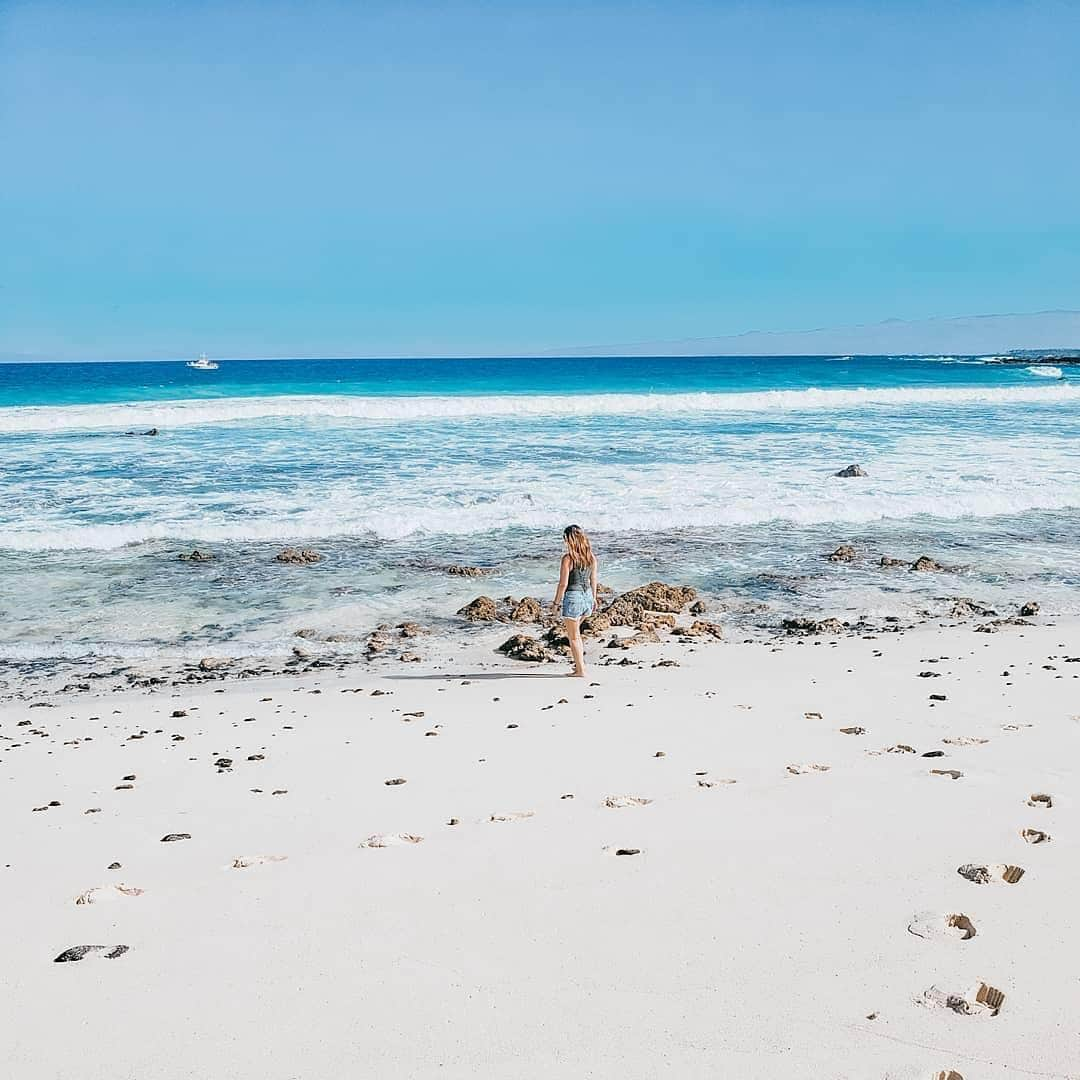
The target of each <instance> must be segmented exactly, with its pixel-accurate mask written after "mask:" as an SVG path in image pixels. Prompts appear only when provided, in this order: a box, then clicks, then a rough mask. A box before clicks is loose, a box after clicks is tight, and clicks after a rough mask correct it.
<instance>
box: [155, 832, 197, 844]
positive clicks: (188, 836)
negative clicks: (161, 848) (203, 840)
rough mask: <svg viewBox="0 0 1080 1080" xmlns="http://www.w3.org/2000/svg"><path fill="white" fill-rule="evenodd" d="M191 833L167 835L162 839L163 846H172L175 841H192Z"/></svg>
mask: <svg viewBox="0 0 1080 1080" xmlns="http://www.w3.org/2000/svg"><path fill="white" fill-rule="evenodd" d="M190 839H191V833H189V832H171V833H167V834H166V835H165V836H163V837H162V838H161V842H162V843H163V844H171V843H173V841H175V840H190Z"/></svg>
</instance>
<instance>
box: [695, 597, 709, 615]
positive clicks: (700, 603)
mask: <svg viewBox="0 0 1080 1080" xmlns="http://www.w3.org/2000/svg"><path fill="white" fill-rule="evenodd" d="M708 610H709V608H708V606H707V605H706V603H705V601H704V600H695V601H694V602H693V603H692V604H691V605H690V614H691V615H704V614H705V612H706V611H708Z"/></svg>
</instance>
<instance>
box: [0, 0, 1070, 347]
mask: <svg viewBox="0 0 1080 1080" xmlns="http://www.w3.org/2000/svg"><path fill="white" fill-rule="evenodd" d="M1078 42H1080V4H1075V3H1070V4H1064V3H1062V4H1059V3H1054V2H1050V0H1044V2H1039V3H1029V4H1025V3H1021V2H1011V3H995V2H988V0H981V2H963V0H955V2H950V3H940V2H937V3H926V4H922V3H905V2H903V0H891V2H887V3H884V2H883V3H870V2H862V3H847V4H825V3H815V2H812V0H802V2H799V3H790V4H770V3H764V2H761V3H755V4H745V5H741V4H728V3H722V2H715V3H708V4H706V3H700V4H694V3H681V2H678V0H669V2H665V3H657V4H639V3H622V4H607V3H589V2H588V0H579V2H578V3H574V4H565V5H564V4H559V3H551V2H541V0H535V2H532V3H525V2H519V0H501V2H491V3H485V4H480V3H477V4H461V3H454V2H452V0H451V2H445V3H434V2H433V3H430V4H410V3H386V4H382V3H377V2H374V0H371V2H355V3H341V4H334V3H320V2H318V0H308V2H307V3H296V4H276V3H273V2H259V3H249V4H245V3H231V2H229V0H219V2H216V3H195V2H189V3H185V2H176V3H155V2H153V0H143V2H139V3H131V4H113V3H95V2H94V0H80V2H77V3H76V2H72V3H68V4H53V3H13V2H4V0H0V154H2V155H3V164H2V165H0V176H2V179H0V356H5V355H6V356H15V355H19V354H28V355H32V356H35V357H57V358H135V357H147V358H151V357H161V356H181V355H185V354H191V353H195V352H199V351H202V350H206V351H207V352H210V353H212V354H216V355H223V356H230V355H236V356H240V355H254V356H258V355H315V356H318V355H372V354H415V353H428V354H435V355H440V354H450V353H461V352H470V351H477V352H487V353H491V352H495V353H498V352H503V351H511V352H519V351H527V350H529V349H532V348H558V347H565V346H572V345H578V344H598V343H604V342H626V341H633V340H637V339H657V338H677V337H685V336H693V337H697V336H707V335H714V334H725V333H732V332H738V331H742V330H746V329H750V328H760V329H785V328H798V327H809V326H823V325H834V324H842V323H849V322H866V321H876V320H879V319H885V318H889V317H900V318H920V317H924V316H931V315H950V314H963V313H982V312H993V311H1029V310H1040V309H1047V308H1055V307H1078V306H1080V302H1078V300H1080V288H1078V286H1080V197H1078V194H1077V192H1078V190H1080V182H1078V179H1077V178H1078V177H1080V122H1078V117H1080V65H1078V64H1077V52H1076V50H1077V43H1078Z"/></svg>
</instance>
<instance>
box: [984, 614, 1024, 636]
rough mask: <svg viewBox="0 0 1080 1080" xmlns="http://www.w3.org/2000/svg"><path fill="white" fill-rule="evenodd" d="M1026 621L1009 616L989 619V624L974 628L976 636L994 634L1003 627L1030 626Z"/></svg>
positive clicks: (985, 623)
mask: <svg viewBox="0 0 1080 1080" xmlns="http://www.w3.org/2000/svg"><path fill="white" fill-rule="evenodd" d="M1031 625H1032V624H1031V623H1030V622H1028V621H1027V619H1021V618H1019V617H1018V616H1016V615H1011V616H1010V617H1009V618H1007V619H991V620H990V621H989V622H984V623H980V624H979V625H978V626H976V627H975V633H976V634H996V633H997V632H998V631H999V630H1000V629H1001V628H1002V627H1003V626H1031Z"/></svg>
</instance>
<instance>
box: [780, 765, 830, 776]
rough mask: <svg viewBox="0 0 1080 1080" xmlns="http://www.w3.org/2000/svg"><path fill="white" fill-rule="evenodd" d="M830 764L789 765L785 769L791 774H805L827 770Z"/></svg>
mask: <svg viewBox="0 0 1080 1080" xmlns="http://www.w3.org/2000/svg"><path fill="white" fill-rule="evenodd" d="M830 768H831V766H830V765H789V766H788V767H787V771H788V772H789V773H791V775H792V776H805V775H807V774H809V773H816V772H828V771H829V769H830Z"/></svg>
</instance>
